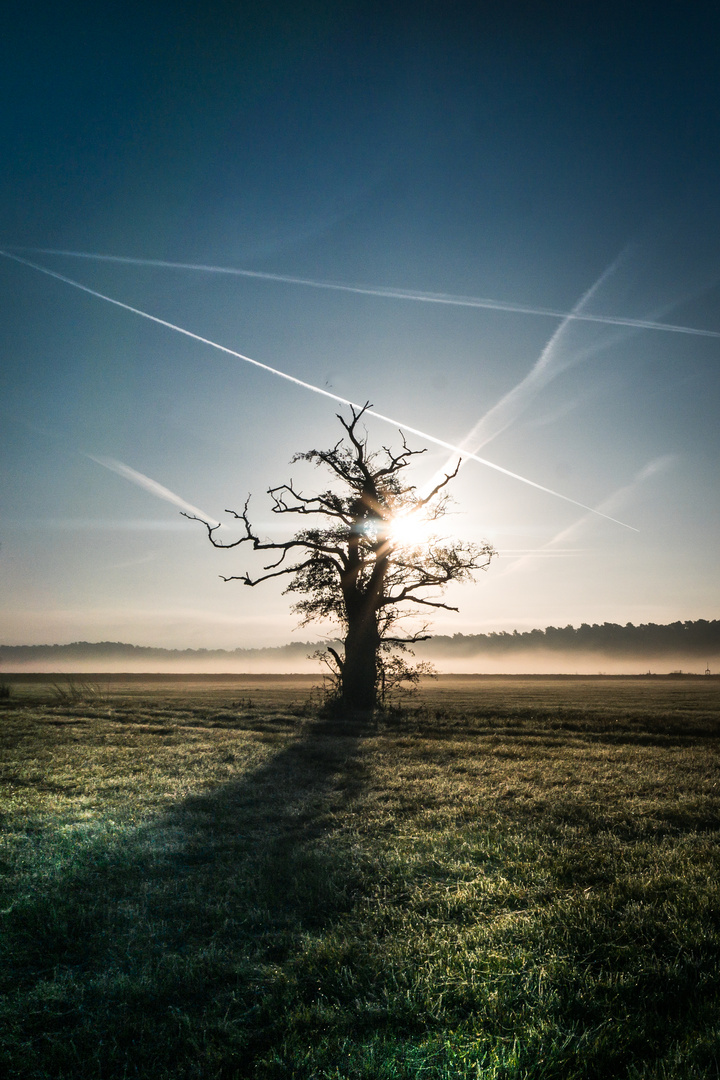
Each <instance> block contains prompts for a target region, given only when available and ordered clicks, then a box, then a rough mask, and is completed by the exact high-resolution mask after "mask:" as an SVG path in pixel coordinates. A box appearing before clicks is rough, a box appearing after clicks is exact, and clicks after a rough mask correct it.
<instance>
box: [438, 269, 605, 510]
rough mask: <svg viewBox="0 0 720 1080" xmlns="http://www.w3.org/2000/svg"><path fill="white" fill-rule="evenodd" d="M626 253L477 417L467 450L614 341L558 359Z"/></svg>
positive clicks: (476, 448)
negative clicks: (577, 319) (571, 331)
mask: <svg viewBox="0 0 720 1080" xmlns="http://www.w3.org/2000/svg"><path fill="white" fill-rule="evenodd" d="M623 257H624V253H621V254H620V255H618V257H617V258H616V259H615V260H614V261H613V262H612V263H610V265H609V266H608V267H607V269H606V270H604V271H603V273H602V274H601V275H600V277H599V278H598V279H597V281H596V282H595V283H594V284H593V285H591V286H590V288H589V289H588V290H587V291H586V292H585V293H583V295H582V296H581V297H580V299H579V300H578V302H577V303H576V304H575V306H574V308H573V309H572V312H571V313H570V314H569V315H567V316H565V318H564V319H563V320H562V322H560V323H559V324H558V326H557V327H556V328H555V331H554V332H553V334H552V336H551V338H550V340H549V341H548V342H547V343H546V345H545V347H544V349H543V350H542V352H541V353H540V356H539V357H538V359H537V360H536V361H535V363H534V364H533V366H532V367H531V368H530V371H529V372H528V373H527V375H525V376H524V377H523V378H522V379H521V380H520V382H519V383H516V385H515V386H514V387H513V388H512V390H509V391H508V392H507V393H506V394H505V395H504V396H503V397H501V398H500V400H499V401H498V402H497V403H496V404H495V405H493V406H492V408H490V409H489V410H488V411H487V412H486V413H485V414H484V415H483V416H482V417H481V418H480V419H479V420H478V422H477V423H476V424H475V426H474V427H473V428H472V430H471V431H469V432H468V434H467V435H466V436H465V438H464V439H463V440H462V442H461V443H460V445H461V447H462V448H463V449H464V450H468V451H471V452H472V453H477V452H478V451H479V450H481V449H482V448H483V446H486V445H487V443H489V442H492V440H493V439H495V438H497V436H498V435H501V434H502V432H503V431H505V430H506V429H507V428H508V427H510V425H511V424H512V423H514V422H515V420H517V418H518V416H520V415H521V414H522V413H523V412H525V410H526V409H527V408H528V406H529V405H530V402H531V401H533V400H534V398H535V397H537V395H538V394H539V393H540V391H541V390H542V389H543V388H544V387H545V386H547V385H548V383H550V382H552V381H553V379H555V378H556V377H557V376H558V375H560V374H562V372H563V371H566V370H567V369H568V368H569V367H572V366H573V365H574V364H576V363H578V362H579V361H580V360H584V359H586V358H587V357H588V356H591V355H593V354H594V353H596V352H598V351H600V350H601V349H602V348H605V347H606V346H608V345H609V344H611V341H612V340H614V338H612V339H611V340H610V341H604V342H601V343H600V344H596V345H594V346H585V347H584V348H583V349H581V350H579V351H575V352H573V353H572V355H571V356H570V357H568V358H566V359H565V361H564V362H563V361H561V360H560V361H558V359H557V349H558V346H559V345H560V344H561V343H562V341H563V338H564V337H565V336H566V334H567V333H568V331H569V329H571V328H572V327H574V326H576V325H577V323H576V322H575V321H574V319H575V317H576V316H577V315H579V314H581V313H582V311H583V308H584V307H585V305H586V304H587V303H588V301H589V300H591V299H592V297H593V296H594V295H595V293H596V292H597V290H598V289H599V288H600V286H601V285H603V284H604V283H605V282H606V281H607V279H608V278H609V277H610V276H611V275H612V274H613V273H614V272H615V270H616V269H617V267H618V265H619V264H620V262H621V261H622V259H623ZM452 462H453V458H450V459H449V460H448V461H447V462H446V463H445V465H444V466H443V467H442V468H441V469H438V471H437V472H436V473H435V475H434V476H433V477H432V478H431V479H430V480H428V481H427V483H426V484H425V485H424V486H423V489H422V490H423V493H424V492H425V491H426V490H427V491H432V490H433V488H434V487H435V485H436V484H437V483H438V482H439V480H440V479H441V478H442V476H443V475H444V474H445V473H446V472H447V471H448V469H449V468H450V467H451V466H452Z"/></svg>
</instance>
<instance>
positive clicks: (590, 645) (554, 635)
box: [0, 619, 720, 665]
mask: <svg viewBox="0 0 720 1080" xmlns="http://www.w3.org/2000/svg"><path fill="white" fill-rule="evenodd" d="M327 644H334V642H332V641H329V642H328V641H320V642H309V641H297V642H293V643H292V644H289V645H281V646H279V647H277V648H266V649H159V648H153V647H151V646H144V645H128V644H125V643H123V642H120V641H100V642H88V641H75V642H73V643H72V644H70V645H0V665H2V664H3V663H22V664H27V663H32V662H48V661H52V660H57V661H66V660H72V659H74V658H77V659H78V660H80V659H83V660H87V659H90V658H96V659H97V660H114V659H117V660H120V659H123V660H141V661H147V660H164V661H168V660H169V661H177V662H185V663H187V662H188V661H193V660H199V661H205V660H222V659H228V660H229V659H233V660H238V659H243V658H247V659H248V660H250V659H260V658H261V657H262V658H268V659H269V658H277V659H283V658H288V659H290V658H292V657H306V656H307V655H308V654H309V653H311V652H313V651H314V650H316V649H318V648H323V647H324V646H325V645H327ZM416 649H417V653H418V655H424V654H426V653H427V654H429V653H432V654H433V655H434V656H437V657H438V658H440V657H448V658H449V657H453V656H455V657H461V656H464V657H467V656H475V655H485V656H491V655H494V656H501V655H502V656H507V655H510V654H513V653H527V652H528V651H533V652H548V651H550V652H557V653H572V652H577V653H581V652H582V653H599V654H602V655H604V656H615V657H623V656H636V657H643V656H648V657H649V656H652V657H658V656H663V655H668V656H669V655H673V654H674V655H683V656H687V657H697V658H698V659H703V658H706V657H708V658H709V657H711V656H717V655H718V653H720V620H718V619H713V620H707V619H697V620H695V621H694V622H674V623H667V624H665V625H658V624H657V623H642V624H641V625H640V626H634V625H633V624H632V623H626V624H625V625H624V626H622V625H620V624H619V623H608V622H606V623H593V624H592V625H590V624H589V623H583V624H582V625H581V626H578V627H573V626H563V627H558V626H547V627H546V628H545V629H544V630H527V631H522V632H521V631H518V630H514V631H513V632H512V633H509V632H506V631H500V632H498V633H490V634H453V635H452V636H451V637H450V636H444V635H439V636H437V637H433V638H432V639H431V640H430V641H428V642H424V643H421V644H419V645H418V646H417V647H416Z"/></svg>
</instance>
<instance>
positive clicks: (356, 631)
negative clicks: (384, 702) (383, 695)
mask: <svg viewBox="0 0 720 1080" xmlns="http://www.w3.org/2000/svg"><path fill="white" fill-rule="evenodd" d="M379 648H380V635H379V633H378V630H377V626H376V623H375V619H374V618H373V617H372V615H371V616H370V617H369V618H365V619H362V620H360V619H358V620H353V621H352V622H351V623H350V625H349V626H348V632H347V636H346V638H345V659H344V661H343V668H342V695H343V703H344V704H345V706H346V707H347V708H348V709H353V710H363V711H367V710H371V709H374V708H375V704H376V697H377V687H376V681H377V670H378V649H379Z"/></svg>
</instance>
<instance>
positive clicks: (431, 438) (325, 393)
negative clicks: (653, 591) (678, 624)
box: [0, 250, 639, 532]
mask: <svg viewBox="0 0 720 1080" xmlns="http://www.w3.org/2000/svg"><path fill="white" fill-rule="evenodd" d="M0 255H2V256H4V257H5V258H6V259H12V260H13V262H17V263H20V264H21V265H23V266H29V267H30V268H31V269H33V270H38V271H39V272H40V273H41V274H47V276H48V277H51V278H55V279H56V280H57V281H62V282H64V283H65V284H66V285H72V286H73V288H76V289H79V290H80V291H81V292H84V293H88V295H90V296H95V297H96V298H97V299H98V300H105V301H107V303H109V304H114V305H115V307H119V308H122V309H123V310H124V311H130V312H132V314H133V315H139V316H140V317H141V318H143V319H148V320H149V321H150V322H154V323H157V324H158V326H164V327H166V328H167V329H168V330H175V331H176V332H177V333H178V334H183V335H184V336H185V337H189V338H191V339H192V340H193V341H199V342H200V343H201V344H202V345H209V346H210V348H212V349H218V350H219V351H220V352H223V353H226V354H227V355H228V356H234V357H235V358H236V359H237V360H243V361H244V362H245V363H246V364H252V366H253V367H256V368H260V370H261V371H267V372H268V373H269V374H270V375H276V376H277V377H278V378H280V379H285V380H287V382H291V383H294V384H295V386H301V387H302V388H303V389H304V390H311V391H312V392H313V393H314V394H320V395H322V397H326V398H330V399H331V400H332V401H336V402H338V403H339V404H340V405H349V406H350V407H351V408H353V409H360V408H362V406H360V405H358V404H357V403H356V402H354V401H350V399H349V398H344V397H340V395H339V394H333V393H332V392H331V391H330V390H324V389H323V388H322V387H320V386H315V385H313V383H309V382H305V380H304V379H298V378H296V377H295V376H294V375H288V374H287V373H286V372H284V371H279V370H278V368H274V367H270V365H269V364H263V363H261V362H260V361H259V360H253V359H252V357H250V356H245V355H244V354H243V353H240V352H236V350H235V349H230V348H228V347H227V345H219V344H218V342H216V341H211V340H210V339H209V338H206V337H202V336H201V335H200V334H194V333H193V332H192V330H186V329H185V328H184V327H182V326H178V325H177V324H176V323H171V322H168V321H167V319H161V318H159V317H158V316H157V315H151V314H150V313H149V312H147V311H142V310H141V309H140V308H136V307H133V306H132V305H131V304H126V303H124V302H123V301H122V300H115V299H114V298H113V297H112V296H107V295H106V294H105V293H101V292H98V291H97V290H96V289H91V288H89V286H87V285H82V284H81V283H80V282H79V281H75V280H74V279H73V278H69V277H66V276H65V275H64V274H58V273H57V272H56V271H55V270H48V268H47V267H46V266H39V265H38V264H37V263H33V262H30V261H29V260H28V259H22V258H20V256H19V255H11V254H10V253H9V252H7V251H2V250H0ZM365 411H366V413H367V415H368V416H374V417H375V418H376V419H377V420H382V421H383V422H384V423H387V424H392V425H393V427H397V428H400V429H401V430H403V431H407V432H409V433H410V434H411V435H417V436H418V437H419V438H421V439H425V440H426V441H427V442H430V443H433V444H434V445H435V446H441V447H442V448H443V449H445V450H451V451H452V452H453V453H454V454H458V455H459V456H460V457H461V458H469V459H470V460H472V461H477V462H478V463H479V464H480V465H486V466H487V467H488V468H489V469H494V470H495V471H496V472H499V473H502V474H503V475H504V476H509V477H510V478H511V479H513V480H519V481H520V483H522V484H527V485H528V486H529V487H533V488H535V489H536V490H537V491H544V492H545V494H546V495H553V496H554V497H555V498H556V499H562V500H563V501H564V502H568V503H571V504H572V505H573V506H579V507H580V508H581V509H582V510H587V511H588V512H589V513H591V514H598V515H599V516H600V517H603V518H607V519H608V520H609V521H613V522H614V523H615V524H616V525H622V526H623V527H624V528H626V529H632V531H633V532H638V531H639V530H638V529H636V528H634V526H632V525H628V524H627V523H626V522H624V521H619V520H618V519H617V518H613V517H610V515H609V514H604V513H602V512H601V511H600V510H595V509H594V508H593V507H592V506H587V505H586V504H585V503H581V502H578V501H577V499H571V498H570V496H569V495H562V494H561V493H560V492H559V491H553V489H552V488H548V487H545V486H544V485H543V484H537V483H536V482H535V481H534V480H529V479H528V478H527V477H526V476H520V474H519V473H515V472H511V470H510V469H504V468H503V467H502V465H496V464H495V463H494V462H492V461H488V460H487V459H486V458H482V457H480V456H479V455H478V454H471V453H469V452H468V451H467V450H463V449H462V448H461V447H458V446H455V445H454V444H453V443H450V442H446V441H445V440H444V439H438V438H437V437H436V436H435V435H430V434H428V432H426V431H421V430H420V429H419V428H416V427H411V426H410V425H409V424H404V423H402V421H400V420H394V419H393V418H392V417H390V416H385V415H384V414H383V413H379V412H376V411H375V410H374V409H366V410H365ZM138 475H142V474H138ZM145 479H146V480H147V479H148V478H147V477H145ZM152 482H153V481H150V483H152ZM164 490H166V489H164ZM170 494H172V493H170Z"/></svg>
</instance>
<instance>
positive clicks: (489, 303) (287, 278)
mask: <svg viewBox="0 0 720 1080" xmlns="http://www.w3.org/2000/svg"><path fill="white" fill-rule="evenodd" d="M9 251H29V252H34V253H35V254H38V255H63V256H67V257H68V258H71V259H93V260H96V261H98V262H111V263H124V264H126V265H128V266H157V267H163V268H165V269H171V270H200V271H202V272H204V273H207V274H230V275H233V276H235V277H246V278H258V279H260V280H262V281H278V282H281V283H283V284H286V285H304V286H306V287H307V288H310V289H332V290H334V291H336V292H349V293H359V294H360V295H361V296H380V297H385V298H386V299H389V300H413V301H417V302H418V303H423V304H449V305H451V306H453V307H470V308H485V309H487V310H488V311H507V312H508V313H510V314H515V315H538V316H547V317H548V318H551V319H569V320H572V321H575V322H593V323H605V324H607V325H609V326H631V327H635V328H636V329H639V330H663V331H667V332H670V333H673V334H693V335H695V336H697V337H709V338H720V330H701V329H698V328H697V327H694V326H681V325H676V324H675V323H663V322H655V321H654V320H652V319H626V318H622V317H621V316H618V315H591V314H590V313H589V312H586V311H583V312H577V311H559V310H557V309H556V308H545V307H533V306H531V305H530V304H514V303H512V302H511V301H508V300H491V299H488V298H486V297H481V296H454V295H452V294H451V293H434V292H421V291H419V290H413V289H394V288H389V287H386V286H382V285H346V284H343V283H342V282H339V281H322V280H317V279H315V278H304V277H294V276H293V275H291V274H270V273H267V272H265V271H262V270H242V269H240V268H238V267H233V266H213V265H211V264H208V263H186V262H171V261H169V260H167V259H139V258H131V257H130V256H126V255H100V254H97V253H95V252H89V251H65V250H62V249H59V248H33V247H14V246H13V247H10V248H7V249H6V251H5V252H3V253H2V254H7V252H9Z"/></svg>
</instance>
